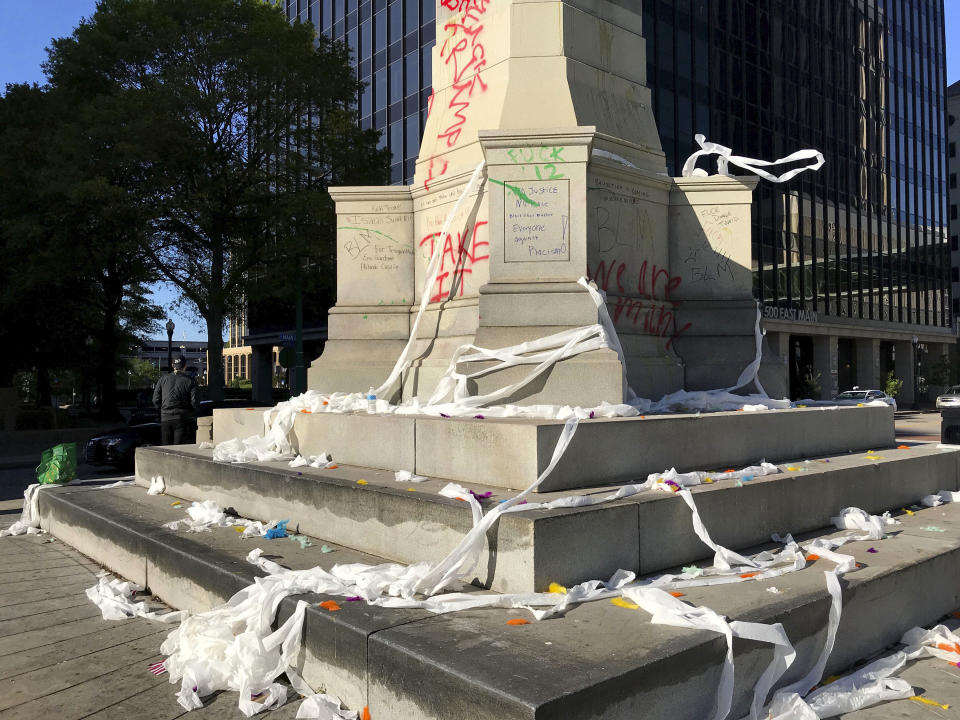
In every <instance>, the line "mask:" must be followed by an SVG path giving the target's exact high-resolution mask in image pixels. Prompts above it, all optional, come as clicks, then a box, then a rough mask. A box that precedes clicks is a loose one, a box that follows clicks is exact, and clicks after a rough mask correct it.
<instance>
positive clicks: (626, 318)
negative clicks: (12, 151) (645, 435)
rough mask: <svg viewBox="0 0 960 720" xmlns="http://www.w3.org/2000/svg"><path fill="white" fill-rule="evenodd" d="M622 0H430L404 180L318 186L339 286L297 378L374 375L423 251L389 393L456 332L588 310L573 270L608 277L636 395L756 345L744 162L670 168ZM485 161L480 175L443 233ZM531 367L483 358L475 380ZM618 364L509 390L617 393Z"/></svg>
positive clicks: (713, 373)
mask: <svg viewBox="0 0 960 720" xmlns="http://www.w3.org/2000/svg"><path fill="white" fill-rule="evenodd" d="M634 6H635V4H634V3H626V2H615V1H613V0H553V1H547V2H525V1H524V0H439V2H438V7H437V43H436V46H435V47H434V50H433V80H434V93H433V95H432V97H431V103H430V113H429V118H428V120H427V124H426V128H425V131H424V137H423V142H422V145H421V148H420V155H419V158H418V161H417V170H416V176H415V182H414V184H413V185H412V186H392V187H341V188H334V189H332V190H331V195H332V196H333V198H334V200H335V201H336V206H337V214H338V230H337V288H338V290H337V304H336V306H335V307H334V308H333V309H332V310H331V311H330V317H329V340H328V342H327V345H326V349H325V351H324V353H323V355H322V356H321V357H320V358H319V359H317V360H315V361H314V362H313V366H312V367H311V369H310V374H309V383H308V384H309V387H310V389H313V390H320V391H363V390H366V388H368V387H369V386H371V385H373V386H379V385H380V384H381V383H382V382H383V381H384V380H385V378H387V376H388V375H389V373H390V371H391V369H392V368H393V366H394V363H395V361H396V359H397V357H398V356H399V355H400V353H401V351H402V350H403V348H404V346H405V345H406V343H407V340H408V337H409V335H410V330H411V326H412V322H413V317H414V316H415V315H416V313H417V311H418V309H419V305H420V301H421V293H422V292H423V285H424V283H425V280H426V277H425V269H426V266H427V264H428V262H429V260H430V257H431V255H432V253H434V252H439V253H441V257H440V270H439V274H438V275H437V279H436V281H435V283H434V284H433V286H432V287H431V288H429V289H428V290H427V292H428V293H429V295H430V297H429V305H428V306H427V310H426V313H425V315H424V318H423V320H422V321H421V323H420V326H419V330H418V333H417V337H416V340H415V342H416V346H415V352H414V357H415V358H416V359H415V361H414V362H413V364H412V366H411V367H410V369H409V370H408V371H407V372H406V373H405V374H404V376H403V377H402V381H400V382H398V383H395V385H394V386H393V387H391V388H390V392H389V395H390V397H389V398H387V399H389V400H391V401H393V402H398V401H401V400H408V399H410V398H413V397H419V398H421V399H424V398H426V397H429V396H430V394H431V392H432V391H433V389H434V387H435V386H436V383H437V380H438V378H439V377H440V375H441V374H442V373H443V371H444V370H445V369H446V367H447V366H448V364H449V362H450V358H451V356H452V354H453V352H454V350H455V349H456V348H457V347H459V346H461V345H463V344H465V343H473V344H475V345H477V346H480V347H486V348H502V347H505V346H512V345H515V344H518V343H521V342H524V341H529V340H534V339H537V338H540V337H543V336H546V335H550V334H552V333H556V332H559V331H562V330H565V329H570V328H577V327H582V326H586V325H591V324H594V323H596V322H597V308H596V305H595V304H594V302H593V301H592V299H591V297H590V295H589V293H588V292H587V290H586V289H585V288H584V287H583V286H581V285H580V284H578V282H577V281H578V280H579V279H580V278H581V277H588V278H590V279H591V280H593V281H594V282H595V283H596V285H597V286H598V287H599V288H600V289H601V290H603V291H605V292H606V294H607V307H608V310H609V313H610V315H611V317H612V319H613V321H614V324H615V327H616V329H617V332H618V334H619V336H620V340H621V343H622V346H623V352H624V355H625V359H626V367H627V373H628V381H629V384H630V386H631V387H632V388H633V389H634V390H635V391H636V392H637V394H638V395H640V396H643V397H651V398H654V399H656V398H659V397H660V396H662V395H663V394H665V393H667V392H671V391H674V390H678V389H688V390H696V389H713V388H719V387H726V386H729V385H731V384H733V383H734V382H735V381H736V379H737V376H738V374H739V373H740V371H741V370H742V369H743V367H744V366H745V365H747V364H748V363H749V362H750V361H751V360H752V359H753V358H754V355H755V351H756V345H755V339H754V325H755V321H756V304H755V302H754V300H753V297H752V273H751V248H750V203H751V192H752V190H753V188H754V186H755V184H756V179H755V178H734V177H727V176H711V177H692V178H671V177H668V176H667V175H666V167H665V163H664V155H663V152H662V150H661V148H660V141H659V138H658V134H657V129H656V125H655V122H654V117H653V112H652V106H651V95H650V90H649V89H648V88H647V87H646V77H645V73H646V45H645V41H644V39H643V36H642V28H641V16H640V14H639V12H638V11H637V10H636V9H634ZM481 162H482V163H485V167H484V169H483V173H484V179H483V181H482V182H481V183H480V184H479V186H478V187H479V189H478V190H477V191H475V192H473V193H472V194H471V196H470V197H467V198H465V201H464V202H462V203H461V206H460V209H459V211H458V213H457V215H456V216H455V217H453V219H452V221H451V222H450V223H449V229H448V231H447V232H442V229H443V227H444V224H445V221H446V220H447V216H448V215H449V213H450V211H451V209H452V208H453V207H454V205H455V203H456V201H457V200H458V199H459V198H460V196H461V195H462V194H463V193H464V190H465V188H466V186H467V183H468V180H469V178H470V176H471V174H472V173H473V171H474V169H475V168H476V166H477V165H478V163H481ZM480 367H482V365H481V366H480ZM471 369H474V370H475V369H477V367H473V368H471ZM527 372H529V369H528V368H526V367H522V366H520V367H513V368H509V369H506V370H501V371H497V372H493V373H490V374H488V375H485V376H483V377H482V378H478V379H477V380H476V381H472V382H473V385H472V386H471V390H472V391H474V392H475V393H477V394H481V393H484V392H487V391H489V390H491V389H493V388H498V387H503V386H505V385H507V384H509V383H512V382H514V381H516V380H517V379H519V378H520V377H522V376H523V375H525V374H526V373H527ZM622 373H623V369H622V363H621V361H620V359H619V357H618V354H617V353H616V352H615V351H613V350H611V349H599V350H594V351H590V352H587V353H584V354H581V355H578V356H576V357H572V358H568V359H566V360H563V361H561V362H559V363H557V364H556V365H555V366H554V367H553V368H552V369H551V371H550V372H549V373H546V374H544V375H542V376H541V377H540V378H538V379H537V380H536V381H534V382H533V383H531V384H529V385H527V386H526V387H524V388H523V389H521V390H520V391H518V392H517V393H516V394H515V395H514V396H512V397H510V398H507V399H505V400H504V401H503V402H512V403H517V404H534V403H551V404H572V405H582V406H585V407H590V406H596V405H597V404H599V403H600V402H601V401H607V402H612V403H618V402H622V401H623V400H624V397H623V393H624V386H623V382H622ZM770 389H771V390H772V391H774V392H776V390H777V388H770Z"/></svg>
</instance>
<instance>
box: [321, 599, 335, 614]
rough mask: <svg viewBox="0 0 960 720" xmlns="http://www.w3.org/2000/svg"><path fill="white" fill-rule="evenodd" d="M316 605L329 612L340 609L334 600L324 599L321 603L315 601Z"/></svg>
mask: <svg viewBox="0 0 960 720" xmlns="http://www.w3.org/2000/svg"><path fill="white" fill-rule="evenodd" d="M317 605H319V606H320V607H322V608H323V609H324V610H329V611H330V612H336V611H337V610H339V609H340V605H339V604H338V603H337V602H336V601H335V600H324V601H323V602H321V603H317Z"/></svg>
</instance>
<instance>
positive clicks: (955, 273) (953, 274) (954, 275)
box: [950, 265, 960, 282]
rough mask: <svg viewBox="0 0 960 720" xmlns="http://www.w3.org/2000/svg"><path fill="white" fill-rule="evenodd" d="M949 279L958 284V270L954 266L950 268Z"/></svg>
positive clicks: (959, 269) (959, 279)
mask: <svg viewBox="0 0 960 720" xmlns="http://www.w3.org/2000/svg"><path fill="white" fill-rule="evenodd" d="M950 279H951V280H953V281H954V282H960V268H958V267H957V266H956V265H954V266H953V267H952V268H950Z"/></svg>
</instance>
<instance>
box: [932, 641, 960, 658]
mask: <svg viewBox="0 0 960 720" xmlns="http://www.w3.org/2000/svg"><path fill="white" fill-rule="evenodd" d="M937 649H938V650H946V651H947V652H952V653H956V654H957V655H960V645H957V644H956V643H953V644H952V645H950V644H948V643H937Z"/></svg>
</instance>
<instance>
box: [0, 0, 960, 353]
mask: <svg viewBox="0 0 960 720" xmlns="http://www.w3.org/2000/svg"><path fill="white" fill-rule="evenodd" d="M2 3H3V22H2V23H0V87H4V86H6V84H7V83H13V82H31V83H32V82H36V83H42V82H43V81H44V77H43V71H42V70H41V69H40V64H41V63H42V62H43V61H44V60H45V59H46V47H47V46H48V45H49V44H50V38H52V37H61V36H64V35H69V34H70V33H71V32H72V30H73V28H74V27H75V26H76V25H77V23H78V22H79V21H80V18H82V17H89V16H90V15H91V14H93V11H94V9H95V7H96V0H42V2H24V1H23V0H19V1H15V0H2ZM944 5H945V9H946V21H947V82H948V83H953V82H956V81H957V80H960V1H958V0H945V3H944ZM175 300H176V294H175V293H174V292H173V291H172V290H170V289H169V288H167V287H165V286H162V285H159V286H157V287H156V288H155V291H154V301H155V302H157V303H158V304H160V305H162V306H164V307H165V308H167V310H168V313H169V315H170V317H171V318H172V319H173V321H174V322H175V323H176V325H177V331H176V336H177V339H185V340H197V339H202V338H205V337H206V329H205V327H204V326H203V324H202V323H201V322H200V321H199V319H198V318H196V317H195V316H193V315H192V314H191V313H190V312H189V311H177V310H175V309H173V307H172V305H173V303H174V301H175ZM181 329H183V331H184V332H183V333H181V332H180V330H181Z"/></svg>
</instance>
